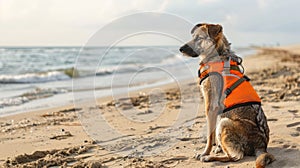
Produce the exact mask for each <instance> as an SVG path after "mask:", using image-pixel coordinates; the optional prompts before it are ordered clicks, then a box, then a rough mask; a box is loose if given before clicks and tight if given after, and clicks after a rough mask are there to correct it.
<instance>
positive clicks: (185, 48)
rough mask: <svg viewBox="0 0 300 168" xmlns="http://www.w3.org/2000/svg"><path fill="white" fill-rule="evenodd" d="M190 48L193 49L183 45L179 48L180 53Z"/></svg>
mask: <svg viewBox="0 0 300 168" xmlns="http://www.w3.org/2000/svg"><path fill="white" fill-rule="evenodd" d="M189 48H191V47H190V46H188V45H187V44H185V45H183V46H182V47H180V48H179V51H180V52H184V51H186V50H188V49H189Z"/></svg>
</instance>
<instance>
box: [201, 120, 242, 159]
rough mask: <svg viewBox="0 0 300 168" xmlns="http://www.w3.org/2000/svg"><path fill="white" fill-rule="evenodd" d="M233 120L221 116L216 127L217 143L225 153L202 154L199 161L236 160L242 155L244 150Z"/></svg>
mask: <svg viewBox="0 0 300 168" xmlns="http://www.w3.org/2000/svg"><path fill="white" fill-rule="evenodd" d="M234 122H236V121H233V120H231V119H228V118H223V119H221V121H220V123H219V124H218V127H217V129H216V134H217V139H218V141H219V144H220V145H221V147H222V150H223V152H224V153H225V155H223V156H203V157H201V161H204V162H210V161H221V162H228V161H237V160H240V159H242V158H243V157H244V151H243V148H242V144H241V143H240V142H241V138H240V136H239V135H238V132H237V133H235V132H234V130H235V126H234Z"/></svg>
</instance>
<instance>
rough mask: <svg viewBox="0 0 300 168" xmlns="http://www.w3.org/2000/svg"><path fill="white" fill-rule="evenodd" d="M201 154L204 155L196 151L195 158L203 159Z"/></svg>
mask: <svg viewBox="0 0 300 168" xmlns="http://www.w3.org/2000/svg"><path fill="white" fill-rule="evenodd" d="M201 155H202V154H200V153H196V154H195V156H194V158H195V159H196V160H200V159H201Z"/></svg>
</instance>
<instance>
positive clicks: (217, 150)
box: [214, 145, 222, 154]
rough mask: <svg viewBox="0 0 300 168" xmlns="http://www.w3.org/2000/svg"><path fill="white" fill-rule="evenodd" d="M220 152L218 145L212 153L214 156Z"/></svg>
mask: <svg viewBox="0 0 300 168" xmlns="http://www.w3.org/2000/svg"><path fill="white" fill-rule="evenodd" d="M220 152H222V147H221V146H220V145H218V146H217V147H216V149H215V150H214V153H215V154H218V153H220Z"/></svg>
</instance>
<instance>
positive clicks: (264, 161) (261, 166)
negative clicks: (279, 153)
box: [255, 151, 275, 168]
mask: <svg viewBox="0 0 300 168" xmlns="http://www.w3.org/2000/svg"><path fill="white" fill-rule="evenodd" d="M256 157H257V158H256V161H255V163H256V168H265V167H266V165H268V164H270V163H272V162H273V161H275V157H274V156H273V155H272V154H270V153H268V152H266V151H264V152H261V151H257V152H256Z"/></svg>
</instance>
